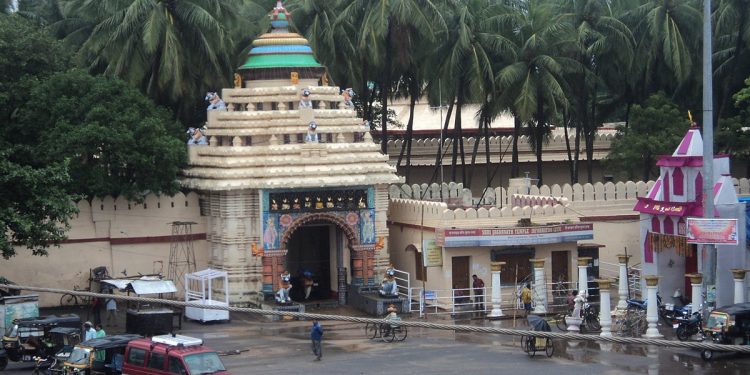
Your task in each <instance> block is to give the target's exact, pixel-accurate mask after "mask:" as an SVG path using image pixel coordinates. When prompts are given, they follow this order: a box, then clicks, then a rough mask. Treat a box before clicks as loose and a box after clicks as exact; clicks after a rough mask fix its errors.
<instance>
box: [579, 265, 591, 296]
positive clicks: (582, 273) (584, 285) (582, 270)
mask: <svg viewBox="0 0 750 375" xmlns="http://www.w3.org/2000/svg"><path fill="white" fill-rule="evenodd" d="M590 260H591V257H580V258H578V292H581V291H582V290H585V291H586V295H587V296H588V292H589V273H588V270H587V268H588V266H589V261H590Z"/></svg>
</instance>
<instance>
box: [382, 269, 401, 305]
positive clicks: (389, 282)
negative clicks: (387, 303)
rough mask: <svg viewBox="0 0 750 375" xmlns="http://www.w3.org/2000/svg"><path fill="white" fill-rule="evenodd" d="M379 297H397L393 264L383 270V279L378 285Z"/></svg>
mask: <svg viewBox="0 0 750 375" xmlns="http://www.w3.org/2000/svg"><path fill="white" fill-rule="evenodd" d="M379 293H380V295H381V296H383V297H398V285H397V284H396V269H395V268H393V264H390V265H388V268H386V269H385V277H384V278H383V281H382V282H381V283H380V291H379Z"/></svg>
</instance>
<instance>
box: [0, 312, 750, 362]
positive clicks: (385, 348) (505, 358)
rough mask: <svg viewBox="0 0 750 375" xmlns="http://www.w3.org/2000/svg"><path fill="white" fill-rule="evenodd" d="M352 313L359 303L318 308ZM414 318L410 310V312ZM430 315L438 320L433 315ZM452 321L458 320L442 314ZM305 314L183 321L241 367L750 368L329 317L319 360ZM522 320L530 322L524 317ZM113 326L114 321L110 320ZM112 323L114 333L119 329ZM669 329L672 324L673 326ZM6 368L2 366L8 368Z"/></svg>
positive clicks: (646, 350)
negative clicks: (535, 348)
mask: <svg viewBox="0 0 750 375" xmlns="http://www.w3.org/2000/svg"><path fill="white" fill-rule="evenodd" d="M315 312H321V313H331V314H342V315H343V314H352V313H353V312H352V311H342V310H334V311H315ZM406 319H408V318H406ZM430 321H434V320H433V319H431V320H430ZM437 321H439V322H441V323H442V322H444V323H450V322H451V320H437ZM456 323H457V324H476V325H488V326H490V325H495V326H499V327H506V328H507V327H512V322H511V321H510V320H504V321H499V322H498V321H496V322H489V321H484V320H461V321H457V322H456ZM310 324H311V323H310V322H305V321H282V322H270V321H268V320H265V319H262V318H258V317H255V316H250V315H241V314H233V315H232V322H231V323H224V324H221V323H218V324H198V323H195V322H187V323H184V324H183V329H182V331H181V332H180V333H182V334H185V335H190V336H195V337H201V338H203V339H204V340H205V343H206V345H208V346H210V347H212V348H214V349H216V350H217V351H220V352H226V353H231V352H232V351H234V350H240V351H241V352H240V353H239V354H233V355H232V354H228V355H225V356H223V357H222V360H223V361H224V363H225V365H226V367H227V368H228V369H229V370H230V371H232V373H234V374H305V375H312V374H425V373H429V374H457V373H465V374H472V375H474V374H498V373H507V374H551V373H553V374H555V375H566V374H571V375H572V374H576V375H580V374H650V375H659V374H661V375H664V374H685V373H690V374H706V375H713V374H717V375H718V374H721V375H735V374H736V375H739V374H748V373H750V356H737V355H726V356H722V357H719V358H717V359H716V360H715V361H713V362H710V363H706V362H704V361H703V360H701V358H700V357H699V353H698V352H697V351H691V350H686V349H677V348H653V347H646V346H636V345H620V344H600V343H593V342H581V343H579V344H578V345H577V346H575V347H573V346H571V345H570V344H569V343H566V342H563V341H562V340H555V341H554V346H555V354H554V355H553V357H552V358H547V357H546V356H545V355H544V353H543V352H538V353H537V355H536V356H535V357H534V358H530V357H529V356H527V355H526V354H525V353H524V352H523V351H522V350H521V347H520V339H519V338H516V337H510V336H501V335H489V334H477V333H455V332H453V331H439V330H431V329H422V328H410V329H409V331H408V337H407V339H406V340H405V341H404V342H395V343H386V342H382V341H381V340H379V339H376V340H369V339H367V338H365V332H364V325H363V324H358V323H348V322H332V321H324V322H322V324H323V327H324V329H325V335H324V340H323V360H322V361H321V362H316V361H313V359H314V357H313V355H312V353H311V350H310V340H309V326H310ZM122 326H123V325H122V324H121V325H120V327H122ZM520 328H526V326H523V325H521V326H520ZM105 329H106V327H105ZM116 330H117V329H116V328H113V327H110V328H109V329H107V331H108V333H110V334H113V333H116ZM665 333H667V334H669V332H665ZM32 370H33V366H29V365H28V364H26V365H19V364H15V363H11V364H10V365H9V366H8V369H6V371H4V372H3V373H4V374H8V375H11V374H13V375H15V374H30V373H31V371H32ZM3 373H0V375H2V374H3Z"/></svg>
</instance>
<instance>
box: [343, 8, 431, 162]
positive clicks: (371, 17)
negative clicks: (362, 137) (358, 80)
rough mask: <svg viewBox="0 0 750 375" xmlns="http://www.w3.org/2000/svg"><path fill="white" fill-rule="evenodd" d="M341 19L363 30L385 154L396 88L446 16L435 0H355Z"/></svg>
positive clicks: (360, 46)
mask: <svg viewBox="0 0 750 375" xmlns="http://www.w3.org/2000/svg"><path fill="white" fill-rule="evenodd" d="M338 22H344V23H347V24H348V27H349V28H351V29H359V33H358V35H357V37H358V38H357V43H356V47H357V50H358V51H359V53H360V54H361V56H360V58H361V59H363V60H364V61H367V68H368V71H367V74H368V76H363V77H362V79H363V80H364V81H367V80H368V79H367V78H368V77H369V75H374V76H375V77H377V78H376V79H375V80H374V81H375V82H376V83H377V86H378V88H379V92H380V104H381V137H382V138H381V152H383V153H384V154H385V153H387V145H388V99H390V97H391V94H392V91H393V90H392V87H393V86H394V85H395V84H396V83H397V82H398V81H399V78H400V76H401V74H402V73H403V72H404V71H405V70H407V69H408V67H409V66H410V65H411V64H412V63H413V61H414V56H413V51H414V50H416V49H417V48H418V45H417V44H415V42H416V41H417V40H428V41H429V40H432V39H433V38H434V37H435V35H437V32H438V31H439V30H442V29H445V23H444V21H443V17H442V15H441V14H440V12H439V11H438V9H437V7H436V5H435V4H434V1H432V0H355V1H352V2H350V3H348V4H346V6H345V7H344V8H343V10H342V11H341V14H340V16H339V18H338ZM352 22H359V24H352ZM417 36H419V37H418V38H417Z"/></svg>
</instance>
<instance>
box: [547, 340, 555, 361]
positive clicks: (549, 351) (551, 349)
mask: <svg viewBox="0 0 750 375" xmlns="http://www.w3.org/2000/svg"><path fill="white" fill-rule="evenodd" d="M544 353H545V354H547V357H552V355H553V354H555V346H554V345H552V339H547V345H545V346H544Z"/></svg>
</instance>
